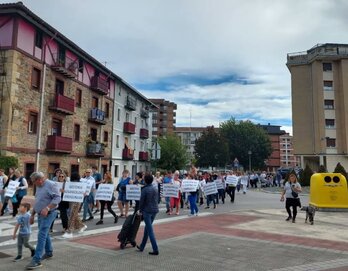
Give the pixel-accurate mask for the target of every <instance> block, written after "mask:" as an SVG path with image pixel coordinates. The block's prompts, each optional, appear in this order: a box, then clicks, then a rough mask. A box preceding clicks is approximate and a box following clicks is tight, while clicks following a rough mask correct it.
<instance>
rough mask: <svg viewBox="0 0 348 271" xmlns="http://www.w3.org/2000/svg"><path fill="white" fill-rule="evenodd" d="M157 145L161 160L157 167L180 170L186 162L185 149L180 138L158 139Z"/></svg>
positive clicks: (169, 136)
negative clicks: (159, 147)
mask: <svg viewBox="0 0 348 271" xmlns="http://www.w3.org/2000/svg"><path fill="white" fill-rule="evenodd" d="M158 143H159V144H160V146H161V158H160V159H159V161H158V163H157V167H159V168H161V169H166V170H176V169H182V168H184V167H185V166H186V164H187V162H188V155H187V151H186V147H185V146H184V145H183V144H182V143H181V141H180V138H179V137H177V136H175V135H168V136H166V137H160V138H159V139H158Z"/></svg>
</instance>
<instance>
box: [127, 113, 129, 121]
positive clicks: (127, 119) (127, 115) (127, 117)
mask: <svg viewBox="0 0 348 271" xmlns="http://www.w3.org/2000/svg"><path fill="white" fill-rule="evenodd" d="M126 122H129V113H126Z"/></svg>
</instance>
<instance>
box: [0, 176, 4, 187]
mask: <svg viewBox="0 0 348 271" xmlns="http://www.w3.org/2000/svg"><path fill="white" fill-rule="evenodd" d="M3 188H4V180H3V178H2V177H1V176H0V190H2V189H3Z"/></svg>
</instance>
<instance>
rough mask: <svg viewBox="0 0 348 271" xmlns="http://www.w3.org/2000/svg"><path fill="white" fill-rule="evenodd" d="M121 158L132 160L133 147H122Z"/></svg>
mask: <svg viewBox="0 0 348 271" xmlns="http://www.w3.org/2000/svg"><path fill="white" fill-rule="evenodd" d="M122 159H123V160H133V159H134V150H133V149H123V151H122Z"/></svg>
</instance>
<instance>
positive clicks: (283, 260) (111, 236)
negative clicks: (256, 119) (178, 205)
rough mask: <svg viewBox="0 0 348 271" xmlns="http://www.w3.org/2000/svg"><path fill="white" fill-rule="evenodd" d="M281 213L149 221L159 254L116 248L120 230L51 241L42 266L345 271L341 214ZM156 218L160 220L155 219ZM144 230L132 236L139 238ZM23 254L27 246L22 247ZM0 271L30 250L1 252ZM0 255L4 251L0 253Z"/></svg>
mask: <svg viewBox="0 0 348 271" xmlns="http://www.w3.org/2000/svg"><path fill="white" fill-rule="evenodd" d="M285 217H286V214H285V210H273V209H266V210H258V211H252V210H250V211H235V212H230V213H225V214H213V213H210V214H207V215H205V216H199V217H192V218H189V217H187V218H182V217H181V218H180V219H179V218H178V219H177V220H171V221H165V222H163V223H158V224H156V225H155V226H154V228H155V233H156V237H157V240H158V245H159V248H160V255H159V256H151V255H148V251H151V245H150V243H148V245H147V247H146V249H145V251H144V252H143V253H141V252H137V251H136V249H134V248H132V247H127V248H126V249H124V250H120V249H119V243H118V242H117V241H116V236H117V233H118V231H116V230H115V231H112V232H108V233H103V234H98V235H93V236H85V237H84V236H82V237H80V238H78V239H73V240H69V241H67V240H62V241H55V243H54V246H55V251H54V258H53V259H51V260H48V261H44V262H43V265H44V267H43V268H41V269H40V270H64V271H66V270H69V271H75V270H76V271H80V270H87V271H92V270H99V271H103V270H108V271H109V270H265V271H266V270H267V271H269V270H273V271H285V270H287V271H289V270H335V271H343V270H348V229H347V225H348V219H347V216H346V213H328V212H318V213H317V214H316V217H315V224H314V225H313V226H311V225H310V224H305V223H304V219H303V217H304V213H303V212H301V213H299V215H298V219H297V222H296V223H289V222H285V221H284V219H285ZM158 222H160V221H158ZM142 234H143V227H141V229H140V230H139V233H138V238H137V241H138V242H139V240H140V239H141V237H142ZM24 251H25V250H24ZM2 252H3V253H5V254H8V255H11V257H8V258H3V259H1V270H4V271H7V270H23V269H24V267H25V265H26V264H27V263H28V261H29V258H28V257H29V255H28V254H29V253H28V252H27V251H25V253H26V254H24V256H25V257H26V259H24V260H23V261H21V262H18V263H13V262H12V258H13V256H14V255H15V252H16V249H15V248H12V249H7V250H4V251H2ZM0 257H1V255H0Z"/></svg>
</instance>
